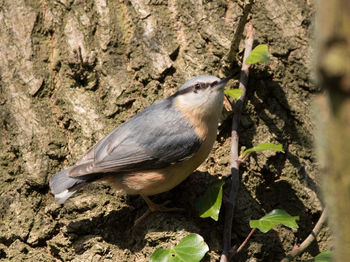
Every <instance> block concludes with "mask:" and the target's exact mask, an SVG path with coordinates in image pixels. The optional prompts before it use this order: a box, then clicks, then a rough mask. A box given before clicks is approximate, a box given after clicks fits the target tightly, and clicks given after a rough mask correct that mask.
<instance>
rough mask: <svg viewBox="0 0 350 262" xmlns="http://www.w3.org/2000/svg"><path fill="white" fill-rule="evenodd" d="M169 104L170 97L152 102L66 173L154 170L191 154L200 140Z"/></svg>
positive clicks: (187, 122) (79, 174)
mask: <svg viewBox="0 0 350 262" xmlns="http://www.w3.org/2000/svg"><path fill="white" fill-rule="evenodd" d="M172 103H173V101H172V99H170V98H168V99H164V100H161V101H159V102H157V103H154V104H153V105H151V106H150V107H148V108H146V109H145V110H144V111H142V112H141V113H139V114H137V115H136V116H134V117H133V118H131V119H129V120H128V121H126V122H125V123H123V124H122V125H120V126H119V127H117V128H116V129H114V130H113V131H112V132H111V133H110V134H109V135H107V136H106V137H105V138H103V139H102V140H101V141H99V142H98V143H97V144H96V145H95V146H94V147H93V148H92V149H90V150H89V151H88V153H87V154H86V155H85V156H83V157H82V159H81V162H80V163H78V165H76V166H74V167H73V168H72V169H71V170H70V172H69V175H70V176H82V175H86V174H91V173H99V174H100V173H104V172H105V173H111V172H114V173H118V172H127V171H139V170H145V169H157V168H162V167H165V166H167V165H169V164H173V163H176V162H180V161H183V160H185V159H187V158H189V157H191V156H192V155H193V154H194V153H195V152H197V151H198V149H199V147H200V144H201V141H200V139H199V138H198V136H197V134H196V132H195V130H194V127H193V126H192V125H191V123H189V121H188V120H187V119H185V118H184V117H183V116H182V115H181V113H180V112H178V111H177V110H176V109H175V107H174V106H173V105H172ZM92 154H93V158H92Z"/></svg>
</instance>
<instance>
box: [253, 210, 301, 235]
mask: <svg viewBox="0 0 350 262" xmlns="http://www.w3.org/2000/svg"><path fill="white" fill-rule="evenodd" d="M296 220H299V217H298V216H294V217H292V216H291V215H289V214H288V213H287V212H286V211H284V210H282V209H274V210H272V211H271V212H270V213H268V214H267V215H265V216H263V217H262V218H260V219H259V220H250V221H249V225H250V227H251V228H258V229H259V230H260V231H261V232H263V233H266V232H267V231H269V230H270V229H271V228H273V227H274V226H277V225H280V224H282V225H285V226H287V227H290V228H298V224H297V223H296Z"/></svg>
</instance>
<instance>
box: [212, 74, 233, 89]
mask: <svg viewBox="0 0 350 262" xmlns="http://www.w3.org/2000/svg"><path fill="white" fill-rule="evenodd" d="M230 79H231V77H226V78H223V79H221V80H220V81H219V82H218V83H217V84H216V85H215V86H214V89H215V90H219V89H224V87H225V85H226V84H227V82H228V81H229V80H230Z"/></svg>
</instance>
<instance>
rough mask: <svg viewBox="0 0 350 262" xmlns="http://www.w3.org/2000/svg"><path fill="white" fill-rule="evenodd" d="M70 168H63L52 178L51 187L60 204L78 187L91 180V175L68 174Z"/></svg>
mask: <svg viewBox="0 0 350 262" xmlns="http://www.w3.org/2000/svg"><path fill="white" fill-rule="evenodd" d="M69 169H70V168H67V169H65V170H62V171H61V172H58V173H56V174H54V175H53V176H52V177H51V178H50V182H49V184H50V189H51V192H52V194H54V196H55V199H56V202H57V203H58V204H62V203H64V201H66V200H67V199H68V198H70V197H71V196H72V195H73V194H74V193H75V192H76V191H77V190H78V189H80V188H81V187H82V186H84V185H85V184H87V183H89V182H91V179H89V176H82V177H70V176H68V175H67V173H68V171H69Z"/></svg>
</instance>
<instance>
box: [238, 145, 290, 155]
mask: <svg viewBox="0 0 350 262" xmlns="http://www.w3.org/2000/svg"><path fill="white" fill-rule="evenodd" d="M265 150H272V151H280V152H284V151H283V148H282V145H281V144H277V145H276V144H272V143H263V144H260V145H257V146H255V147H252V148H248V149H246V150H245V151H244V152H243V154H242V156H241V158H244V157H245V156H246V155H247V154H248V153H250V152H261V151H265Z"/></svg>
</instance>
